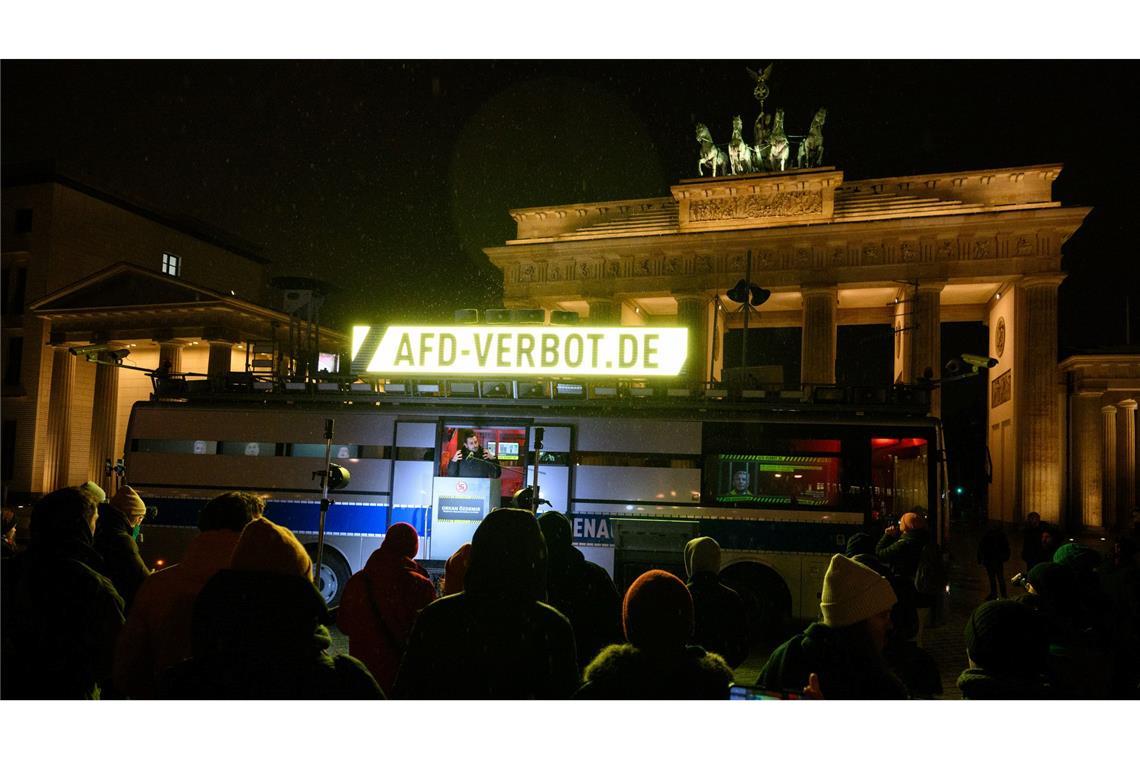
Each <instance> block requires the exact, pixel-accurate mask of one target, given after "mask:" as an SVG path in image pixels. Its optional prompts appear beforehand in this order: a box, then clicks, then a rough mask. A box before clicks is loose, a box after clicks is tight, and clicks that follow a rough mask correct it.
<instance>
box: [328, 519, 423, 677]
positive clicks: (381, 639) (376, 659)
mask: <svg viewBox="0 0 1140 760" xmlns="http://www.w3.org/2000/svg"><path fill="white" fill-rule="evenodd" d="M400 526H403V527H402V528H401V527H400ZM418 550H419V540H418V537H417V536H416V530H415V528H413V527H412V526H411V525H408V524H407V523H397V524H396V525H393V526H392V527H391V528H389V529H388V533H387V535H386V536H385V537H384V542H383V543H382V544H381V545H380V548H379V549H377V550H376V551H374V552H372V556H370V557H369V558H368V562H367V563H366V564H365V566H364V569H363V570H361V571H360V572H358V573H356V574H355V575H353V576H352V577H351V578H349V579H348V584H347V585H346V586H345V588H344V595H343V596H342V597H341V600H340V610H339V611H338V612H337V626H338V627H339V628H340V629H341V630H342V631H344V633H346V634H347V635H348V651H349V654H351V655H352V656H353V657H356V658H358V659H359V660H360V661H361V662H363V663H364V664H365V665H366V666H368V670H369V671H371V673H372V675H373V677H375V679H376V682H377V683H379V684H380V688H382V689H384V690H385V691H386V692H389V691H391V690H392V685H393V684H394V683H395V681H396V672H397V671H398V670H399V669H400V658H402V657H403V655H404V649H405V648H406V647H407V642H408V635H409V634H410V633H411V631H412V624H413V623H415V621H416V616H417V615H418V614H419V612H420V610H422V609H423V608H424V607H426V606H427V605H429V604H431V603H432V601H434V600H435V585H434V584H433V583H432V582H431V578H430V576H428V574H427V573H426V572H425V571H424V570H423V569H422V568H421V567H420V566H419V565H418V564H416V561H415V560H414V559H412V558H413V557H415V556H416V553H417V551H418Z"/></svg>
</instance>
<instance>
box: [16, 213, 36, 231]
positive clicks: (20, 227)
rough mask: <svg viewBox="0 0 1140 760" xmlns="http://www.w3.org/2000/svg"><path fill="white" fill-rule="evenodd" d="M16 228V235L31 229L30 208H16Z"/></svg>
mask: <svg viewBox="0 0 1140 760" xmlns="http://www.w3.org/2000/svg"><path fill="white" fill-rule="evenodd" d="M15 221H16V229H15V232H16V234H17V235H26V234H27V233H29V232H31V231H32V210H31V209H30V208H18V209H16V220H15Z"/></svg>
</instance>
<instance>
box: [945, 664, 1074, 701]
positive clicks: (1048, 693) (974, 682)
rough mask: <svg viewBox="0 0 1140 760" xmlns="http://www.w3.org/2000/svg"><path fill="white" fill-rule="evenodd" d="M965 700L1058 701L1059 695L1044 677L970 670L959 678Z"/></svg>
mask: <svg viewBox="0 0 1140 760" xmlns="http://www.w3.org/2000/svg"><path fill="white" fill-rule="evenodd" d="M958 688H959V689H961V691H962V698H963V699H1058V698H1059V695H1058V694H1057V692H1056V691H1055V690H1054V689H1053V687H1052V686H1050V685H1049V683H1048V681H1046V680H1045V678H1044V676H1032V677H1027V676H1019V675H1015V674H1011V673H993V672H991V671H988V670H985V669H984V668H969V669H968V670H963V671H962V674H961V675H960V676H958Z"/></svg>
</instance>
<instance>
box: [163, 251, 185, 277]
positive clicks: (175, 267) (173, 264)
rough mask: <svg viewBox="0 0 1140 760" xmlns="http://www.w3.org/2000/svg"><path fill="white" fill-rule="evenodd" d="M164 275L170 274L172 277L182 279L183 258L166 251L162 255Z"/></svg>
mask: <svg viewBox="0 0 1140 760" xmlns="http://www.w3.org/2000/svg"><path fill="white" fill-rule="evenodd" d="M162 273H163V274H168V275H170V276H171V277H181V276H182V257H181V256H177V255H175V254H173V253H170V252H169V251H164V252H163V254H162Z"/></svg>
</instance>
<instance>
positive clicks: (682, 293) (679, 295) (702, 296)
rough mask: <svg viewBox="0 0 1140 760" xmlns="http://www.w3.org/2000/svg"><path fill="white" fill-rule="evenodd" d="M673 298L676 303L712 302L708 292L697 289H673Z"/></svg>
mask: <svg viewBox="0 0 1140 760" xmlns="http://www.w3.org/2000/svg"><path fill="white" fill-rule="evenodd" d="M673 298H674V299H675V300H676V301H677V303H681V301H699V302H704V301H708V302H709V303H711V302H712V297H711V296H709V294H707V293H705V292H703V291H699V290H675V291H673Z"/></svg>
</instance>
